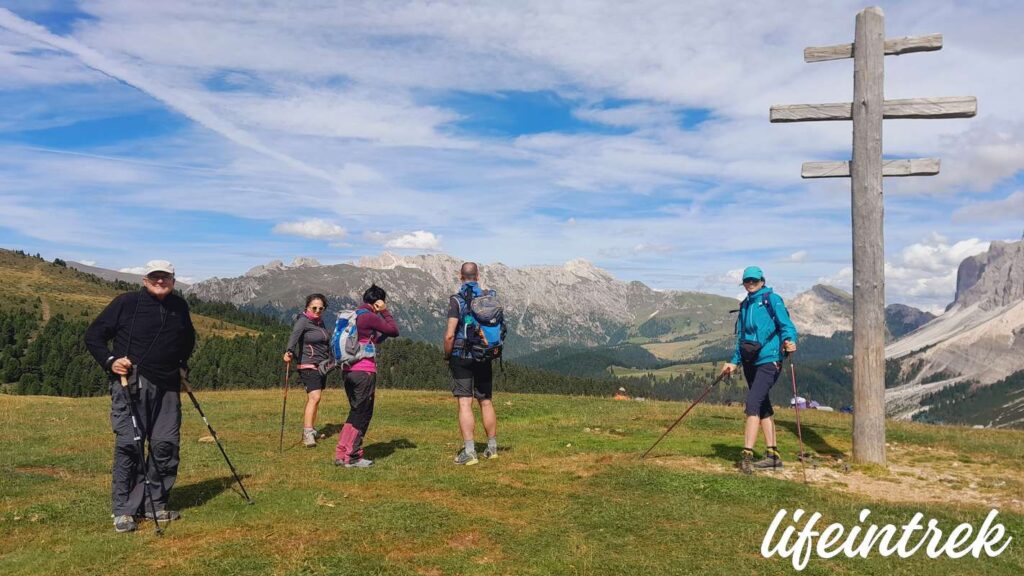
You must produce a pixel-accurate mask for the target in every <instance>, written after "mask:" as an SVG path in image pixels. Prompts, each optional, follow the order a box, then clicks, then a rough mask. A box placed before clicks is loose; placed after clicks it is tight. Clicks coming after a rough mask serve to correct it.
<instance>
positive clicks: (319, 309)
mask: <svg viewBox="0 0 1024 576" xmlns="http://www.w3.org/2000/svg"><path fill="white" fill-rule="evenodd" d="M309 309H310V310H312V311H313V312H322V311H324V310H326V309H327V307H326V306H310V307H309Z"/></svg>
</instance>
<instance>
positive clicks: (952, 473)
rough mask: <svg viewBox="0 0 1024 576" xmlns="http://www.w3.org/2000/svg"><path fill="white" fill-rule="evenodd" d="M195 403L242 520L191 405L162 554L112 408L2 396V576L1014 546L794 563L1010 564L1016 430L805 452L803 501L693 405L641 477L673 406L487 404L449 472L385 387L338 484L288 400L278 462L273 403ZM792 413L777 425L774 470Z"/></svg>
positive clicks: (824, 443) (603, 564)
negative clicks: (877, 464)
mask: <svg viewBox="0 0 1024 576" xmlns="http://www.w3.org/2000/svg"><path fill="white" fill-rule="evenodd" d="M198 395H199V400H200V402H202V404H203V408H204V410H205V411H206V413H207V415H208V417H209V418H210V420H211V422H212V424H213V425H214V426H215V427H216V428H217V430H218V433H219V435H220V437H221V439H222V441H223V442H224V445H225V447H226V449H227V451H228V454H229V455H230V456H231V458H232V459H233V461H234V463H235V464H236V466H237V468H238V469H239V470H240V471H241V472H242V473H243V474H244V476H245V477H244V482H245V484H246V487H247V488H248V490H249V492H250V494H251V495H252V496H253V498H254V499H255V501H256V504H255V505H254V506H246V505H245V504H244V501H243V500H242V498H241V497H240V496H239V494H238V493H237V492H236V488H235V486H233V485H232V482H231V478H230V473H229V472H228V470H227V467H226V466H225V465H224V462H223V460H222V458H221V456H220V453H219V452H218V451H217V448H216V446H215V445H213V444H206V443H199V442H198V441H197V440H198V438H199V437H201V436H205V435H206V433H207V432H206V429H205V427H204V425H203V424H202V421H201V420H200V419H199V417H198V415H197V414H196V413H195V412H194V410H193V409H192V407H191V405H187V406H185V408H184V410H183V411H184V415H183V418H184V422H183V430H182V465H181V468H180V470H179V476H178V483H177V486H176V488H175V492H174V493H173V495H172V501H171V505H172V507H175V508H179V509H181V510H182V512H183V515H184V519H183V520H181V521H180V522H176V523H174V524H173V525H171V526H169V527H168V528H167V533H166V535H165V536H163V537H162V538H158V537H156V536H155V535H154V534H153V532H152V525H150V524H148V523H147V524H143V525H142V526H141V530H140V531H139V532H137V533H133V534H115V533H114V532H113V530H112V526H111V522H110V517H109V513H110V511H109V468H110V458H111V448H112V437H111V435H110V432H109V421H108V418H107V414H108V410H109V401H107V400H105V399H102V398H90V399H63V398H45V397H11V396H0V455H2V460H0V573H2V574H5V575H9V576H13V575H27V574H40V575H41V574H46V575H52V574H59V575H61V576H67V575H72V574H90V575H94V574H96V575H98V574H124V573H139V574H145V575H146V576H159V575H165V574H166V575H171V574H174V575H193V574H260V575H265V574H281V575H316V574H325V575H326V574H409V575H417V574H421V575H438V574H487V575H492V574H536V575H547V574H573V575H575V574H580V575H584V574H616V575H618V574H730V575H732V574H759V575H760V574H789V573H792V572H793V570H792V566H791V565H790V564H789V562H788V561H786V560H781V559H778V558H773V559H764V558H762V557H761V556H760V554H759V548H760V544H761V539H762V537H763V535H764V532H765V530H766V528H767V526H768V524H769V522H770V521H771V520H772V518H773V517H774V514H775V512H776V511H777V510H778V509H779V508H787V509H792V508H794V507H803V508H804V509H807V510H813V511H819V512H821V513H822V514H823V515H824V521H825V522H842V523H844V524H846V525H847V526H853V525H854V524H856V516H857V514H858V512H859V511H860V510H861V508H863V507H869V508H870V509H871V510H872V518H873V520H874V521H876V522H892V523H896V524H900V523H902V522H903V521H905V520H907V519H909V518H910V517H911V516H912V515H913V514H914V513H915V512H918V511H920V512H923V513H925V514H926V517H934V518H937V519H939V520H940V522H941V523H942V525H943V526H944V527H951V526H952V525H953V524H954V523H959V522H971V523H973V524H974V525H976V526H977V525H980V523H981V520H982V519H983V518H984V516H985V514H986V513H987V510H988V505H989V504H991V503H993V502H996V503H998V506H997V507H998V508H999V509H1000V511H1001V514H1000V520H1001V521H1002V522H1003V523H1004V524H1005V525H1006V527H1007V530H1008V531H1009V534H1010V535H1011V536H1013V537H1014V538H1015V540H1016V541H1015V542H1014V543H1012V544H1011V545H1010V547H1009V548H1008V550H1007V551H1006V552H1004V553H1003V555H1002V556H1000V557H998V558H994V559H982V560H975V559H971V558H968V559H964V560H929V559H927V557H925V556H924V555H923V554H919V555H918V556H915V557H912V558H910V559H907V560H901V559H897V558H888V559H885V558H879V557H877V556H873V557H871V558H869V559H867V560H861V559H857V560H850V559H846V558H843V559H835V560H821V559H812V561H811V564H810V566H809V567H808V568H807V569H806V570H805V571H804V573H805V574H830V575H832V574H885V575H886V576H889V575H896V574H930V573H959V574H1007V575H1009V574H1020V573H1021V572H1022V570H1024V549H1022V547H1021V545H1020V541H1021V538H1024V515H1022V510H1024V509H1022V508H1021V506H1020V505H1017V504H1013V500H1014V499H1016V500H1018V501H1019V500H1024V485H1022V484H1021V481H1020V480H1019V479H1020V478H1024V469H1022V468H1024V464H1022V462H1024V458H1022V456H1024V433H1021V432H1013V431H994V430H969V429H964V428H952V427H950V428H946V427H932V426H925V425H920V424H895V423H894V424H892V425H891V426H890V434H889V437H890V439H891V440H892V441H893V442H895V444H894V446H893V447H892V449H891V451H890V455H891V463H892V467H891V469H890V471H884V470H883V471H879V470H865V471H862V470H860V469H858V468H856V467H855V469H854V471H853V472H850V473H844V472H842V471H840V469H839V465H838V463H837V461H836V460H834V459H826V458H823V459H822V460H821V466H820V467H819V468H817V469H810V470H808V474H809V475H810V476H811V477H812V482H811V483H810V484H809V485H804V484H803V483H802V482H800V480H799V479H800V473H799V467H798V466H796V465H795V464H794V463H792V462H790V463H789V466H788V468H787V472H786V473H785V474H778V475H775V476H772V475H763V476H755V477H744V476H742V475H740V474H738V473H736V472H735V471H733V470H732V469H731V467H730V466H731V462H732V460H733V459H734V458H735V457H736V456H737V455H738V448H739V445H740V429H741V422H742V419H741V416H742V415H741V409H740V408H728V407H718V406H699V407H698V408H697V409H696V410H694V412H692V413H691V415H690V416H688V417H687V419H686V420H684V421H683V423H682V424H680V426H679V427H677V428H676V430H675V431H674V432H673V433H672V434H671V435H670V436H669V437H668V438H667V439H666V440H665V441H664V442H663V443H662V444H661V445H660V446H659V447H658V449H657V450H656V451H655V453H654V454H653V455H652V457H651V458H649V459H647V460H645V461H642V462H641V461H638V460H637V459H636V456H637V454H638V453H640V452H642V451H643V450H645V449H646V448H647V447H648V446H649V445H650V444H651V443H652V442H653V441H654V440H655V439H656V438H657V437H658V436H659V435H660V434H661V432H662V431H663V430H664V428H665V426H667V425H668V424H669V423H671V422H672V421H674V420H675V418H676V417H677V416H678V414H679V413H680V412H681V411H682V409H683V408H684V405H683V404H680V403H670V402H614V401H611V400H606V399H598V398H570V397H561V396H529V395H507V394H499V396H498V397H497V399H496V406H497V408H498V414H499V424H500V433H499V438H500V439H501V442H502V444H503V448H504V449H503V451H502V452H501V457H500V458H499V459H498V460H496V461H485V462H481V463H480V465H478V466H475V467H470V468H460V467H456V466H454V465H453V464H452V463H451V458H452V456H453V455H454V453H455V451H456V450H457V449H458V447H459V445H460V444H461V442H460V441H459V440H458V435H457V431H456V425H455V418H454V416H455V414H454V403H453V401H452V399H451V398H450V397H448V395H447V394H446V393H445V392H406V391H395V390H382V391H381V392H379V396H378V402H377V414H376V415H375V418H374V421H373V424H372V426H371V429H370V434H369V438H368V439H367V452H368V456H370V457H373V458H376V460H377V466H375V467H374V468H372V469H370V470H359V471H356V470H345V469H338V468H335V467H334V466H332V465H331V456H332V454H333V439H331V440H327V441H325V442H324V443H323V444H322V445H321V446H320V447H318V448H316V449H312V450H308V449H304V448H302V447H301V446H299V444H298V440H299V433H298V424H299V418H300V413H301V408H302V407H301V404H302V401H303V400H304V398H303V394H302V393H301V392H300V391H297V390H294V389H293V390H292V393H291V394H290V395H289V422H290V425H289V428H288V430H287V438H286V440H287V443H286V447H285V451H284V452H283V453H279V452H278V450H277V437H278V430H279V428H278V423H279V418H280V408H281V404H280V402H281V396H280V392H275V391H252V392H250V391H244V392H241V391H239V392H203V391H199V392H198ZM186 403H187V399H186ZM320 414H321V416H320V424H321V425H322V426H325V425H330V427H331V428H333V429H337V428H338V427H339V425H340V424H341V423H342V422H343V419H344V417H345V406H344V399H343V395H342V394H340V393H339V392H338V391H337V390H328V391H327V392H326V393H325V400H324V404H323V405H322V406H321V412H320ZM791 416H792V413H790V412H789V411H788V410H787V411H782V410H780V414H779V433H780V434H779V440H780V442H779V443H780V448H781V450H782V452H783V453H784V454H789V455H791V454H793V453H795V452H796V451H797V446H796V437H795V435H794V434H793V433H791V432H790V429H791V427H792V424H793V422H792V420H791V419H790V417H791ZM849 435H850V419H849V418H848V417H846V416H844V415H840V414H807V415H806V416H805V417H804V437H805V440H806V441H807V443H808V445H809V446H810V447H811V448H813V449H814V450H816V451H817V452H818V453H819V454H822V455H832V456H833V458H839V457H843V456H845V455H846V454H847V453H848V452H849V449H850V443H849ZM952 461H956V462H957V463H958V464H959V466H958V467H956V468H951V467H949V466H946V465H944V464H948V463H949V462H952ZM945 476H949V478H944V477H945ZM972 483H974V484H975V485H976V487H975V488H973V489H970V490H968V487H969V486H970V485H971V484H972ZM875 485H877V486H880V487H881V488H877V487H875V488H872V487H873V486H875ZM950 486H961V487H963V488H962V490H963V491H957V490H956V489H954V488H950ZM917 500H920V501H917Z"/></svg>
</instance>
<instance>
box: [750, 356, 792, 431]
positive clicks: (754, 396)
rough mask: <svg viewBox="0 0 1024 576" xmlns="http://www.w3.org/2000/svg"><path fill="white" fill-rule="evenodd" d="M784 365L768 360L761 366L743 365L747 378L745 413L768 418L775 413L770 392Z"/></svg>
mask: <svg viewBox="0 0 1024 576" xmlns="http://www.w3.org/2000/svg"><path fill="white" fill-rule="evenodd" d="M781 373H782V366H781V365H780V364H779V363H778V362H768V363H767V364H761V365H760V366H750V365H747V364H744V365H743V376H744V377H746V379H747V388H749V390H747V405H746V408H745V409H744V413H745V414H746V415H747V416H758V417H760V418H762V419H763V418H768V417H770V416H772V415H773V414H775V411H774V410H772V400H771V398H770V395H769V392H771V389H772V386H774V385H775V382H776V381H778V379H779V374H781Z"/></svg>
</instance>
